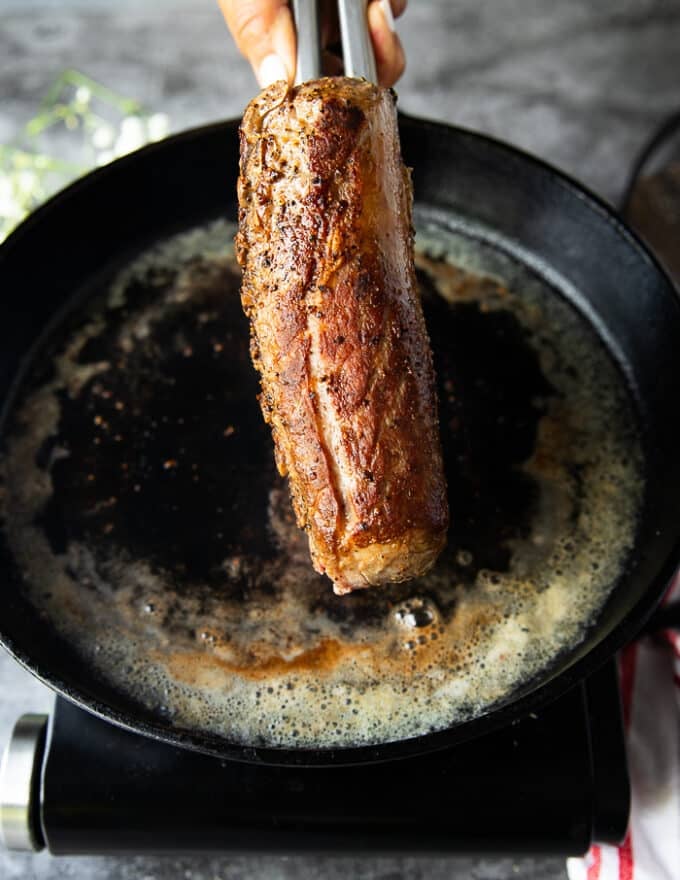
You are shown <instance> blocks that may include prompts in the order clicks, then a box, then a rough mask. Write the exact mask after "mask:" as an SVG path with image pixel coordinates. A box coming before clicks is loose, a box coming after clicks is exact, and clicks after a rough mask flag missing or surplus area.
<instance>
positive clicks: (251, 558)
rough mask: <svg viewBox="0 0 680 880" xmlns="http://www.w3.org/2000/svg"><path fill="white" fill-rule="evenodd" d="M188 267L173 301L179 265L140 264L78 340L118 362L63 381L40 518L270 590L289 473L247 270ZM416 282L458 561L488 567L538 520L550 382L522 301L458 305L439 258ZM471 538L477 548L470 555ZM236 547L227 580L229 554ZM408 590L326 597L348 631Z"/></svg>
mask: <svg viewBox="0 0 680 880" xmlns="http://www.w3.org/2000/svg"><path fill="white" fill-rule="evenodd" d="M185 271H187V270H185ZM188 275H189V277H190V279H191V282H190V284H191V290H192V293H191V297H190V298H188V299H185V300H182V299H181V298H180V299H179V300H178V301H176V302H173V297H170V301H169V302H166V303H165V305H164V307H163V309H162V311H160V310H158V306H157V304H158V303H159V302H161V301H163V300H164V298H165V297H167V295H168V291H169V290H170V289H171V288H172V286H173V285H174V284H175V283H176V281H177V277H176V273H173V272H168V271H166V272H164V273H163V272H160V271H159V270H158V269H152V270H150V271H149V272H148V273H147V275H146V277H145V278H143V279H140V278H134V279H131V281H130V282H129V284H128V285H127V287H126V290H125V296H124V300H125V304H124V305H122V306H119V307H117V308H114V309H109V310H107V311H106V320H105V321H104V322H103V323H102V325H101V328H100V329H99V332H97V333H96V334H95V335H92V336H90V337H89V339H88V341H87V342H86V343H85V344H84V345H83V346H82V348H81V349H80V351H79V354H78V357H77V361H78V363H79V364H80V365H84V366H86V365H91V364H92V365H93V364H99V363H106V364H107V365H108V366H107V368H106V369H104V370H102V371H98V372H97V373H96V375H95V376H94V377H93V378H92V379H91V380H90V381H89V382H87V383H86V384H85V385H84V387H82V388H81V389H80V390H79V392H78V394H77V395H75V396H72V395H71V394H69V393H68V392H67V391H62V392H60V395H59V397H60V406H61V418H60V423H59V429H58V433H57V434H56V435H53V436H51V437H50V438H49V439H48V440H47V441H46V443H45V444H44V445H43V447H42V448H41V450H40V455H39V460H38V462H37V463H38V466H39V467H40V468H43V469H45V470H48V471H49V473H50V474H51V479H52V483H53V492H52V495H51V498H50V501H49V502H48V504H47V506H46V507H45V509H44V510H43V512H42V514H41V515H40V518H39V522H40V525H41V526H42V527H43V528H44V529H45V533H46V535H47V537H48V539H49V540H50V544H51V546H52V549H53V551H54V552H55V553H64V552H65V550H66V547H67V545H68V543H69V542H70V541H74V540H75V541H83V542H85V543H87V544H89V545H90V546H92V547H93V548H95V550H96V551H100V550H101V549H102V548H106V546H107V545H109V546H110V545H115V546H116V547H117V548H118V550H119V551H123V552H124V553H125V554H127V555H128V556H129V557H130V558H132V559H144V560H147V561H149V562H150V563H151V564H152V565H155V566H159V567H161V568H162V569H164V570H165V571H167V572H170V573H171V574H172V575H173V585H174V587H175V589H178V590H180V591H181V590H182V589H185V588H186V589H193V590H196V589H201V590H202V589H203V588H204V587H206V586H210V585H212V587H213V588H215V589H220V590H221V591H222V590H225V589H226V590H229V589H230V588H231V589H239V588H242V587H243V584H242V583H241V580H242V579H241V578H239V576H238V575H239V573H242V574H243V575H244V577H246V579H249V580H250V582H251V583H254V582H257V584H258V589H260V590H262V589H265V590H266V588H267V585H266V583H265V582H264V581H263V580H262V578H258V577H257V576H256V575H257V574H258V569H259V566H258V563H259V561H265V560H267V559H270V558H271V557H272V556H273V555H275V554H276V553H277V552H279V550H281V549H282V548H281V547H280V544H279V546H278V548H277V544H276V541H275V540H274V538H273V537H272V535H271V531H270V529H268V528H266V526H265V524H266V523H267V522H268V516H269V515H268V506H269V503H270V499H269V493H270V490H271V488H272V487H273V486H275V485H276V484H277V482H279V480H278V477H277V475H276V472H275V468H274V463H273V455H272V449H271V442H270V440H269V439H268V437H267V435H266V432H265V431H263V430H262V424H261V422H262V419H261V414H260V412H259V408H258V407H257V403H256V397H257V393H258V390H259V389H258V383H257V378H256V375H255V374H254V371H253V369H252V366H251V363H250V359H249V356H248V328H247V325H246V322H245V318H244V317H243V315H242V312H241V311H240V310H239V308H238V298H237V294H238V289H239V282H240V279H239V277H238V275H237V273H236V272H235V270H234V269H233V268H232V267H229V266H222V267H220V268H216V266H215V265H214V264H210V263H207V262H206V263H204V262H202V261H200V260H195V261H194V263H193V265H191V266H190V267H189V269H188ZM418 279H419V284H420V288H421V292H422V295H423V307H424V312H425V316H426V320H427V323H428V328H429V332H430V334H431V339H432V340H433V349H434V353H435V367H436V375H437V386H438V401H439V408H440V421H441V426H442V427H441V434H442V443H443V447H444V459H445V464H446V473H447V482H448V487H449V503H450V505H451V510H452V511H453V514H454V515H453V516H452V517H451V527H450V533H449V540H448V544H447V549H446V550H445V558H446V560H447V564H448V565H450V566H453V567H456V569H457V577H458V578H459V579H460V580H462V581H464V582H466V583H469V584H472V583H473V582H474V580H475V577H476V575H477V572H478V571H479V570H480V569H492V570H497V571H504V570H507V566H508V561H509V556H510V550H509V548H508V543H507V542H508V540H509V539H513V538H518V537H522V536H525V535H526V534H527V532H528V530H529V528H530V525H531V517H532V510H533V500H534V498H535V494H536V487H535V484H534V482H533V481H532V479H531V478H530V477H529V476H527V475H526V474H524V473H522V472H521V471H520V470H519V469H518V465H520V464H521V463H522V462H523V461H525V460H526V459H527V458H529V456H530V455H531V453H532V451H533V446H534V441H535V436H536V430H537V425H538V421H539V419H540V418H541V416H542V414H543V411H544V407H542V406H539V405H537V403H536V401H537V400H543V399H544V398H545V397H546V395H548V394H550V393H551V392H552V389H551V386H550V384H549V383H548V382H547V380H546V379H545V377H544V376H543V374H542V373H541V370H540V366H539V363H538V358H537V355H536V352H535V351H534V350H533V349H532V348H531V345H530V342H529V340H528V338H527V334H526V332H525V331H524V330H523V329H522V327H521V325H520V324H519V322H518V320H517V318H516V317H515V316H514V315H513V314H512V313H511V312H509V311H493V312H486V313H484V312H482V311H481V309H480V305H479V303H474V302H461V303H458V304H456V305H451V304H450V303H447V302H446V301H445V300H443V299H442V298H441V296H439V295H438V294H437V292H436V290H435V288H434V286H433V282H432V280H431V279H430V278H429V276H428V275H427V273H426V272H424V271H423V270H420V271H419V273H418ZM70 325H71V322H69V333H71V332H73V327H72V326H70ZM66 347H68V338H66V339H62V340H61V342H57V340H56V339H53V340H52V341H51V345H50V348H51V349H52V350H54V351H56V350H59V349H64V348H66ZM38 363H40V365H41V366H40V369H42V359H40V360H39V361H38ZM32 384H33V383H32ZM66 452H67V454H64V453H66ZM281 492H282V493H284V495H285V494H286V489H285V485H283V484H282V487H281ZM288 503H289V502H288V501H287V499H286V501H285V502H284V503H283V504H282V506H285V504H288ZM289 526H290V528H289V529H287V530H286V541H287V542H288V541H291V540H292V539H293V528H292V520H291V522H290V523H289ZM460 547H464V548H467V550H468V552H469V555H470V558H471V562H469V563H467V564H465V556H464V557H463V564H461V563H460V562H459V561H457V557H458V555H459V548H460ZM286 552H287V551H286ZM98 555H99V556H100V557H101V556H102V555H103V556H106V555H107V553H106V552H104V553H103V554H102V553H99V552H98ZM239 557H242V561H241V562H240V563H238V564H230V566H229V570H228V574H229V575H231V576H230V577H226V578H225V568H224V565H223V563H224V560H225V559H227V558H228V559H234V558H236V559H238V558H239ZM239 570H240V571H239ZM254 575H255V576H254ZM189 585H191V586H189ZM198 585H201V587H199V586H198ZM411 591H412V587H411V586H410V585H409V584H405V585H401V586H400V585H394V586H393V587H391V588H390V589H389V591H387V592H385V591H378V592H375V593H372V592H371V591H368V592H366V593H360V594H357V595H353V596H350V597H345V598H340V599H338V598H337V597H335V596H334V595H333V594H331V593H330V592H329V591H327V590H326V591H324V592H323V593H322V595H320V596H319V598H318V601H316V602H315V603H314V608H315V609H317V610H323V611H324V612H325V613H327V614H329V615H330V617H331V618H333V619H335V620H337V621H339V622H340V621H342V622H343V623H344V624H345V626H346V627H349V628H351V626H353V625H355V624H356V623H357V622H361V623H363V624H366V623H368V622H370V621H371V620H372V619H374V620H375V621H376V622H379V621H381V620H382V619H383V618H384V615H385V606H386V603H399V602H401V601H403V600H404V599H406V598H407V597H408V596H409V595H410V593H411ZM449 610H452V609H449ZM347 631H348V632H349V630H347Z"/></svg>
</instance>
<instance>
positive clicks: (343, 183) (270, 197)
mask: <svg viewBox="0 0 680 880" xmlns="http://www.w3.org/2000/svg"><path fill="white" fill-rule="evenodd" d="M411 202H412V195H411V183H410V177H409V174H408V171H407V169H406V168H405V167H404V165H403V163H402V161H401V155H400V151H399V141H398V136H397V127H396V110H395V106H394V96H393V93H392V92H390V91H387V90H384V89H379V88H378V87H376V86H374V85H371V84H370V83H367V82H365V81H361V80H354V79H345V78H332V79H323V80H319V81H316V82H313V83H305V84H303V85H301V86H298V87H297V88H295V89H293V90H288V89H287V88H286V86H285V84H284V83H276V84H275V85H273V86H271V87H270V88H269V89H266V90H265V91H264V92H262V94H261V95H260V96H259V97H258V98H256V99H255V100H254V101H253V102H252V103H251V104H250V105H249V107H248V108H247V110H246V113H245V115H244V118H243V123H242V126H241V176H240V179H239V203H240V214H239V221H240V231H239V234H238V236H237V253H238V258H239V261H240V263H241V266H242V268H243V286H242V301H243V306H244V309H245V311H246V313H247V314H248V316H249V317H250V320H251V327H252V354H253V361H254V363H255V366H256V367H257V369H258V370H259V372H260V374H261V380H262V396H261V404H262V409H263V412H264V416H265V419H266V420H267V422H268V423H269V424H270V425H271V428H272V432H273V436H274V441H275V446H276V458H277V463H278V466H279V470H280V471H281V473H282V474H288V476H289V478H290V486H291V491H292V496H293V504H294V508H295V513H296V516H297V520H298V523H299V524H300V526H301V527H302V528H305V529H306V530H307V533H308V536H309V541H310V550H311V554H312V561H313V563H314V566H315V568H316V569H317V570H318V571H320V572H325V573H327V574H328V575H329V576H330V577H331V578H332V580H333V582H334V587H335V590H336V592H347V591H349V590H351V589H355V588H357V587H362V586H370V585H372V584H380V583H385V582H389V581H398V580H406V579H408V578H410V577H414V576H416V575H418V574H421V573H423V572H424V571H425V570H426V569H427V568H429V566H430V565H431V564H432V562H433V561H434V560H435V559H436V557H437V555H438V553H439V551H440V550H441V548H442V546H443V544H444V540H445V534H446V529H447V525H448V506H447V501H446V487H445V481H444V476H443V468H442V460H441V450H440V444H439V436H438V427H437V414H436V400H435V391H434V372H433V368H432V357H431V352H430V349H429V342H428V339H427V333H426V329H425V323H424V320H423V315H422V310H421V307H420V302H419V299H418V295H417V288H416V281H415V273H414V266H413V232H412V225H411Z"/></svg>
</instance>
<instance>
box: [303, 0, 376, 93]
mask: <svg viewBox="0 0 680 880" xmlns="http://www.w3.org/2000/svg"><path fill="white" fill-rule="evenodd" d="M318 2H319V0H293V15H294V16H295V27H296V30H297V68H296V71H295V85H299V84H300V83H303V82H307V80H310V79H319V77H321V76H323V66H322V61H321V32H320V30H319V10H318ZM337 4H338V18H339V20H340V39H341V40H342V59H343V63H344V67H345V76H355V77H363V78H364V79H367V80H369V82H373V83H377V81H378V74H377V70H376V66H375V55H374V54H373V45H372V43H371V37H370V34H369V32H368V14H367V2H366V0H337Z"/></svg>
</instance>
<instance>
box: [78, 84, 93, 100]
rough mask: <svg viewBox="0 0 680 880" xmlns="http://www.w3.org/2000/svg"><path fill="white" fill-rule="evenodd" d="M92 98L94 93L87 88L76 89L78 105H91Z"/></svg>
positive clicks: (79, 87)
mask: <svg viewBox="0 0 680 880" xmlns="http://www.w3.org/2000/svg"><path fill="white" fill-rule="evenodd" d="M91 98H92V92H91V91H90V90H89V89H88V87H87V86H78V88H77V89H76V102H77V103H78V104H89V103H90V99H91Z"/></svg>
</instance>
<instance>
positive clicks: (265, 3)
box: [218, 0, 407, 88]
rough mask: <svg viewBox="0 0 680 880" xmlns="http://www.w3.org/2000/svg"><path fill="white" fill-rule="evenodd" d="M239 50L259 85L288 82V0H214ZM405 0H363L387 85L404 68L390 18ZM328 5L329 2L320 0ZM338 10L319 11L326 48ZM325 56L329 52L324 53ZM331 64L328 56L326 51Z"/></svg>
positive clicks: (291, 60) (291, 57) (291, 38)
mask: <svg viewBox="0 0 680 880" xmlns="http://www.w3.org/2000/svg"><path fill="white" fill-rule="evenodd" d="M218 2H219V5H220V8H221V9H222V14H223V15H224V18H225V20H226V22H227V25H228V27H229V30H230V31H231V33H232V36H233V37H234V40H235V41H236V45H237V46H238V48H239V51H240V52H241V53H242V54H243V55H245V57H246V58H247V59H248V61H249V62H250V64H251V65H252V68H253V70H254V71H255V76H256V77H257V81H258V82H259V84H260V87H261V88H265V86H268V85H270V84H271V83H273V82H276V80H279V79H285V80H288V82H289V83H292V82H293V80H294V78H295V27H294V25H293V16H292V13H291V10H290V7H289V5H288V2H287V0H218ZM406 2H407V0H368V27H369V31H370V33H371V40H372V42H373V50H374V52H375V60H376V66H377V68H378V82H379V83H380V85H382V86H392V85H394V83H395V82H396V81H397V80H398V79H399V77H400V76H401V75H402V73H403V72H404V67H405V66H406V59H405V57H404V50H403V48H402V45H401V41H400V39H399V37H398V36H397V34H396V32H395V30H394V18H396V17H398V16H400V15H401V14H402V12H403V11H404V9H405V8H406ZM324 5H325V6H327V7H328V8H330V4H323V5H322V9H323V8H324ZM337 34H338V28H337V11H336V14H335V15H324V14H323V13H322V34H321V39H322V44H323V48H324V49H327V47H328V46H330V45H332V44H333V43H334V42H336V41H337ZM324 54H325V55H326V56H327V57H328V53H324ZM329 66H330V68H331V72H335V70H333V67H334V64H333V58H332V57H330V65H329Z"/></svg>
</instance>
